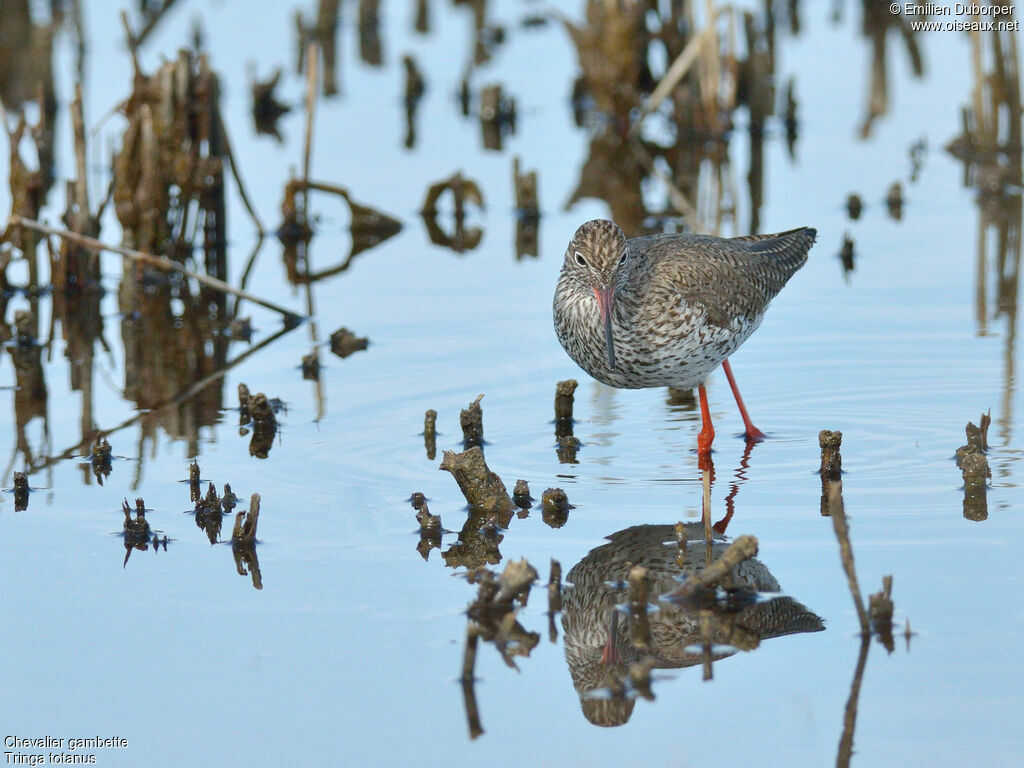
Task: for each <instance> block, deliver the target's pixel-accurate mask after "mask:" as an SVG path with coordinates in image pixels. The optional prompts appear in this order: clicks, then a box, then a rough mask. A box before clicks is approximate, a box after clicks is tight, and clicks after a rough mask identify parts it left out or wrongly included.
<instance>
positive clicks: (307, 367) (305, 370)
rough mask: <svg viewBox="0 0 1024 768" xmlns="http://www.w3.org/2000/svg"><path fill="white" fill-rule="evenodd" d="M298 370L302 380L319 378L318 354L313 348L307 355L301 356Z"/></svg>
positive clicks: (317, 379) (316, 379)
mask: <svg viewBox="0 0 1024 768" xmlns="http://www.w3.org/2000/svg"><path fill="white" fill-rule="evenodd" d="M300 370H301V371H302V378H303V380H304V381H319V380H320V355H319V354H318V353H317V351H316V350H315V349H314V350H313V351H312V352H310V353H309V354H308V355H303V356H302V364H301V366H300Z"/></svg>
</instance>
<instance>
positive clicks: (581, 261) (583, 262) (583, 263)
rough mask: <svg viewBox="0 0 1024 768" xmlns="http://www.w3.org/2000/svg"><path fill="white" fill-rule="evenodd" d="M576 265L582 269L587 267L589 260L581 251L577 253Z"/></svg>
mask: <svg viewBox="0 0 1024 768" xmlns="http://www.w3.org/2000/svg"><path fill="white" fill-rule="evenodd" d="M576 263H577V264H579V265H580V266H581V267H585V266H587V260H586V259H584V258H583V254H582V253H580V252H579V251H576Z"/></svg>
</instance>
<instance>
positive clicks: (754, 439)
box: [743, 424, 768, 443]
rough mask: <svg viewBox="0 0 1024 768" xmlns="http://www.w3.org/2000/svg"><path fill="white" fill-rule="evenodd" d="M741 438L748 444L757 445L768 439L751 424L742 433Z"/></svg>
mask: <svg viewBox="0 0 1024 768" xmlns="http://www.w3.org/2000/svg"><path fill="white" fill-rule="evenodd" d="M743 437H744V439H746V441H747V442H748V443H759V442H761V441H762V440H764V439H766V438H767V437H768V435H766V434H765V433H764V432H762V431H761V430H760V429H758V428H757V427H755V426H754V425H753V424H751V425H749V426H748V427H747V429H746V431H745V432H744V433H743Z"/></svg>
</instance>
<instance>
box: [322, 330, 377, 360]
mask: <svg viewBox="0 0 1024 768" xmlns="http://www.w3.org/2000/svg"><path fill="white" fill-rule="evenodd" d="M369 345H370V340H369V339H368V338H367V337H365V336H356V335H355V334H354V333H352V331H350V330H349V329H348V328H339V329H338V330H336V331H335V332H334V333H332V334H331V352H333V353H334V354H336V355H337V356H338V357H340V358H342V359H344V358H346V357H348V356H349V355H352V354H355V353H356V352H361V351H363V350H364V349H366V348H367V347H368V346H369Z"/></svg>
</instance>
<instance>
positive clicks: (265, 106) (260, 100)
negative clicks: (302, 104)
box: [251, 69, 291, 141]
mask: <svg viewBox="0 0 1024 768" xmlns="http://www.w3.org/2000/svg"><path fill="white" fill-rule="evenodd" d="M280 79H281V70H280V69H277V70H275V71H274V74H273V75H271V76H270V78H268V79H267V80H253V81H252V86H251V89H252V119H253V123H254V124H255V126H256V133H258V134H263V135H267V136H273V137H274V138H275V139H277V140H278V141H281V140H282V139H281V134H280V133H279V132H278V130H277V121H278V119H279V118H280V117H281V115H284V114H287V113H288V112H290V111H291V107H289V106H288V105H287V104H284V103H283V102H280V101H278V100H277V97H276V96H275V95H274V89H275V88H277V83H278V81H279V80H280Z"/></svg>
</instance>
